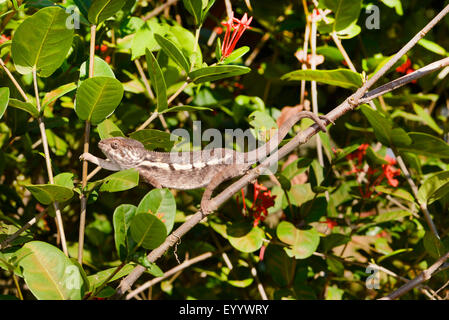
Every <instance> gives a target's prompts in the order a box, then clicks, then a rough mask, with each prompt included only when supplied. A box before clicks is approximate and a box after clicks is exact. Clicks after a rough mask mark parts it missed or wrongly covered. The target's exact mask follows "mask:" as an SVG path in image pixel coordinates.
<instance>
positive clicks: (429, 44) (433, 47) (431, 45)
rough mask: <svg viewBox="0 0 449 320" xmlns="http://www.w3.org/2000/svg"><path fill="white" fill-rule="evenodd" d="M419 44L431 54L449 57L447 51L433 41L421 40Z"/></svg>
mask: <svg viewBox="0 0 449 320" xmlns="http://www.w3.org/2000/svg"><path fill="white" fill-rule="evenodd" d="M418 44H419V45H420V46H421V47H423V48H425V49H427V50H429V51H430V52H433V53H436V54H439V55H441V56H447V55H448V53H447V51H446V49H444V48H443V47H442V46H440V45H439V44H436V43H435V42H433V41H430V40H427V39H421V40H419V41H418Z"/></svg>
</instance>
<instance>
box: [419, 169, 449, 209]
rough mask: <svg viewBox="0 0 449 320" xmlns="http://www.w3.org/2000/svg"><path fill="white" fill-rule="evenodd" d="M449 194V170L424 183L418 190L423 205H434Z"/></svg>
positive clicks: (431, 177)
mask: <svg viewBox="0 0 449 320" xmlns="http://www.w3.org/2000/svg"><path fill="white" fill-rule="evenodd" d="M448 193H449V170H448V171H441V172H438V173H436V174H434V175H432V176H430V177H429V178H427V179H426V181H424V183H423V184H422V185H421V187H420V188H419V190H418V200H419V201H420V202H421V203H428V204H432V203H433V202H435V201H437V200H439V199H441V198H442V197H444V196H445V195H447V194H448Z"/></svg>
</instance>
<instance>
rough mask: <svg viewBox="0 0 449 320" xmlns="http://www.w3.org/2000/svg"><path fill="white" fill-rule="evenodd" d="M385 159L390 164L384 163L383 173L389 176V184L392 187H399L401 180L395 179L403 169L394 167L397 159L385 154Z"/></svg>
mask: <svg viewBox="0 0 449 320" xmlns="http://www.w3.org/2000/svg"><path fill="white" fill-rule="evenodd" d="M385 160H387V161H388V164H383V165H382V170H383V174H384V175H385V177H386V178H387V181H388V184H389V185H390V186H392V187H397V186H398V185H399V181H398V180H397V179H395V177H396V176H399V175H400V174H401V170H399V169H397V168H395V167H393V166H394V165H395V164H396V159H393V158H391V157H389V156H388V155H387V156H385Z"/></svg>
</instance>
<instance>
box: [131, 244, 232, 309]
mask: <svg viewBox="0 0 449 320" xmlns="http://www.w3.org/2000/svg"><path fill="white" fill-rule="evenodd" d="M227 249H229V248H227ZM219 252H220V251H218V252H206V253H203V254H201V255H199V256H197V257H195V258H192V259H188V260H185V261H184V262H183V263H181V264H180V265H177V266H176V267H174V268H173V269H170V270H168V271H166V272H164V275H163V276H162V277H158V278H154V279H152V280H150V281H148V282H146V283H144V284H143V285H141V286H140V287H138V288H137V289H135V290H133V291H131V292H130V293H129V294H128V295H127V296H126V300H129V299H131V298H134V297H135V296H136V295H138V294H139V293H141V292H142V291H145V290H146V289H148V288H150V287H152V286H154V285H155V284H157V283H159V282H161V281H163V280H164V279H167V278H168V277H171V276H172V275H174V274H176V273H177V272H179V271H182V270H184V269H186V268H188V267H190V266H191V265H194V264H196V263H198V262H201V261H203V260H206V259H209V258H211V257H213V256H214V255H215V254H217V253H219Z"/></svg>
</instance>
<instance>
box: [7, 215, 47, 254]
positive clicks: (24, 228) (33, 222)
mask: <svg viewBox="0 0 449 320" xmlns="http://www.w3.org/2000/svg"><path fill="white" fill-rule="evenodd" d="M46 214H47V210H44V211H42V212H41V213H39V214H38V215H37V216H35V217H33V218H32V219H31V220H30V221H28V222H27V223H25V224H24V225H23V226H22V227H21V228H20V229H19V230H17V231H16V232H14V233H13V234H12V235H10V236H9V237H8V238H6V239H5V240H3V242H2V243H0V250H3V249H5V248H6V247H8V246H9V244H10V243H11V242H13V241H14V240H15V239H17V238H18V237H19V236H20V235H21V234H22V233H23V232H24V231H26V230H28V229H29V228H30V227H31V226H33V225H34V224H35V223H36V222H38V221H39V220H40V219H41V218H42V217H43V216H44V215H46Z"/></svg>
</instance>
